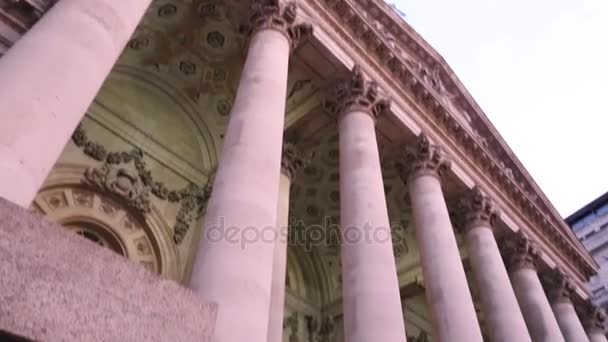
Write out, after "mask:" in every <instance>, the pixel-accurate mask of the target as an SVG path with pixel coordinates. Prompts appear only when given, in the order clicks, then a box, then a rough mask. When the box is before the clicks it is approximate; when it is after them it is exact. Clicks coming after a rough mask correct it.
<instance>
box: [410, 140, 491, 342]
mask: <svg viewBox="0 0 608 342" xmlns="http://www.w3.org/2000/svg"><path fill="white" fill-rule="evenodd" d="M448 167H449V162H448V161H446V159H445V158H444V156H443V153H442V152H441V151H440V149H439V147H437V146H435V145H432V144H431V143H430V141H429V139H428V138H427V137H426V135H424V134H423V135H421V136H420V139H419V142H418V145H417V147H416V149H414V150H412V151H409V152H408V154H407V158H406V160H405V163H404V164H402V165H401V166H400V168H401V169H402V173H403V175H402V176H403V178H404V180H405V182H406V184H407V186H408V188H409V194H410V199H411V203H412V214H413V217H414V224H415V226H416V241H417V243H418V248H419V250H420V261H421V263H422V275H423V277H424V284H425V286H426V291H425V293H426V297H427V303H428V304H429V309H430V313H431V320H432V322H431V323H432V325H433V334H432V335H433V340H434V341H440V342H449V341H467V342H480V341H483V338H482V335H481V330H480V328H479V323H478V322H477V314H476V313H475V308H474V306H473V299H472V297H471V292H470V290H469V285H468V283H467V278H466V276H465V273H464V267H463V265H462V261H461V258H460V252H459V250H458V246H457V244H456V236H455V235H454V231H453V229H452V224H451V222H450V217H449V214H448V209H447V206H446V203H445V199H444V197H443V191H442V189H441V182H440V180H439V177H440V174H441V173H442V171H443V170H445V169H446V168H448Z"/></svg>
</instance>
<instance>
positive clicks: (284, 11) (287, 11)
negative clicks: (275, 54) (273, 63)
mask: <svg viewBox="0 0 608 342" xmlns="http://www.w3.org/2000/svg"><path fill="white" fill-rule="evenodd" d="M297 11H298V6H297V5H296V2H295V1H289V2H286V3H283V1H280V0H254V1H253V2H252V4H251V9H250V13H251V14H250V17H249V24H250V28H249V35H250V36H252V35H253V34H254V33H256V32H258V31H262V30H275V31H278V32H281V33H282V34H284V35H285V37H287V39H288V40H289V43H290V45H291V48H292V50H293V49H294V48H295V47H296V46H297V45H298V44H299V43H300V41H301V40H302V39H303V38H305V37H307V36H310V35H312V26H311V25H310V24H296V17H297Z"/></svg>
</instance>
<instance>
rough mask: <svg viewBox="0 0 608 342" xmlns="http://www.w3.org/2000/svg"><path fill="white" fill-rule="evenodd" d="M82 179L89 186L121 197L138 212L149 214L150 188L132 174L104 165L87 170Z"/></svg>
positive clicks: (122, 169)
mask: <svg viewBox="0 0 608 342" xmlns="http://www.w3.org/2000/svg"><path fill="white" fill-rule="evenodd" d="M84 177H85V180H86V182H87V183H88V184H89V185H92V186H94V187H97V188H99V189H101V190H103V191H105V192H108V193H111V194H113V195H116V196H119V197H122V198H123V199H124V200H125V201H126V202H127V204H128V205H130V206H131V207H133V208H135V209H137V210H138V211H139V212H141V213H148V212H150V187H149V186H146V185H144V184H143V182H142V181H141V179H140V178H139V177H138V176H137V175H135V174H133V172H130V171H129V170H127V169H124V168H116V167H114V166H112V165H110V164H106V163H104V164H103V165H101V166H100V167H90V168H88V169H87V170H86V172H85V174H84Z"/></svg>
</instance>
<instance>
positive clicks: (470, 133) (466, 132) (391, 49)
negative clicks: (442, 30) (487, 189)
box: [310, 0, 596, 278]
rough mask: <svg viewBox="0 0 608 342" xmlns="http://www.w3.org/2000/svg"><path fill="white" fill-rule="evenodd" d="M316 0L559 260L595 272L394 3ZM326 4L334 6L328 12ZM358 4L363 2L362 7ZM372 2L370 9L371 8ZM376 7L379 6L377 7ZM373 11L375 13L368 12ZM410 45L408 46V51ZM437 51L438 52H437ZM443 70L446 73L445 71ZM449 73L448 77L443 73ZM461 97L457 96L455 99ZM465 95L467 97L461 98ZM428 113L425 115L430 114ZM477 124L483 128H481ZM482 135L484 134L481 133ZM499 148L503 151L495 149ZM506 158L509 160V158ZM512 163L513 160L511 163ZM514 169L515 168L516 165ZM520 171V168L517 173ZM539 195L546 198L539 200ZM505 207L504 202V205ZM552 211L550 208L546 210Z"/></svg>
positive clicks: (578, 270)
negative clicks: (471, 116) (471, 118)
mask: <svg viewBox="0 0 608 342" xmlns="http://www.w3.org/2000/svg"><path fill="white" fill-rule="evenodd" d="M310 3H314V4H316V5H317V8H315V11H317V12H318V13H319V15H320V16H322V17H325V18H324V19H326V20H327V23H329V24H330V25H331V24H332V23H336V21H340V22H339V23H340V24H341V25H340V27H335V26H332V28H333V29H334V30H335V31H336V33H338V34H341V33H343V32H344V30H346V29H347V30H348V34H347V35H345V34H341V37H340V38H342V39H344V40H345V41H352V40H353V37H354V39H356V40H358V41H359V42H360V43H362V45H360V46H358V47H356V46H353V47H354V48H356V49H357V50H358V52H360V55H361V56H362V57H363V58H365V57H366V56H367V58H368V60H367V61H368V62H369V63H370V64H371V65H373V66H375V67H377V69H378V70H381V71H380V72H381V73H382V75H381V77H382V76H383V77H382V81H383V82H382V83H383V84H394V83H395V81H398V83H399V86H398V87H391V88H394V90H395V91H399V90H405V92H404V93H405V95H406V97H411V98H413V99H415V101H416V102H417V105H418V106H421V107H420V109H421V110H422V111H424V113H425V114H427V113H428V114H430V115H432V116H431V117H429V116H426V115H423V116H422V119H423V120H425V121H427V123H428V124H429V125H436V124H437V123H439V124H440V125H441V129H442V131H443V133H444V134H446V138H447V140H451V141H455V142H457V143H458V148H459V149H460V150H461V151H463V152H464V153H465V154H466V156H467V157H469V158H471V157H472V158H473V159H474V161H476V163H475V166H477V167H479V166H481V167H482V170H483V173H482V175H486V177H485V178H486V180H487V182H488V183H489V184H493V185H494V187H495V191H496V192H497V193H502V195H503V196H504V198H505V199H506V200H507V201H508V203H509V205H510V206H511V207H510V208H509V209H512V210H513V212H514V213H517V214H519V215H521V217H522V218H523V219H524V222H526V225H527V226H528V227H531V229H533V230H534V231H535V235H536V234H538V235H539V236H543V237H546V238H548V239H550V241H551V244H549V245H550V246H555V247H556V248H557V250H559V255H560V257H561V261H562V262H563V263H565V264H569V265H570V267H569V268H568V269H570V270H571V271H572V272H576V273H578V275H579V276H580V278H588V277H589V276H591V275H593V274H595V273H596V266H595V264H594V262H593V261H592V260H591V259H590V258H589V257H588V256H586V255H585V253H584V252H582V251H583V248H582V246H581V245H580V244H579V243H578V241H577V240H576V239H575V238H574V236H572V234H571V233H569V229H568V228H567V226H566V225H565V223H564V222H563V221H562V219H561V217H560V216H559V214H558V213H557V212H556V210H555V209H554V208H553V207H552V206H551V205H550V204H548V203H547V202H548V200H546V198H545V197H544V195H542V193H541V192H540V190H538V188H537V187H536V186H535V185H534V183H533V181H532V180H531V177H530V176H529V175H528V174H527V173H526V172H525V171H523V168H522V167H521V165H520V164H519V163H518V162H517V161H516V160H515V159H513V157H512V155H513V154H512V153H511V152H510V151H509V150H508V148H507V147H506V145H505V144H504V143H502V142H501V141H499V140H498V138H496V136H497V132H496V131H495V130H494V129H492V128H491V126H490V124H489V122H488V121H487V119H486V118H485V115H483V113H482V112H481V110H480V109H478V107H477V106H476V105H474V102H473V100H472V98H471V97H470V96H469V95H468V94H466V92H465V91H464V90H463V89H464V88H463V87H461V86H459V87H458V89H456V90H454V91H448V89H450V90H451V88H452V87H449V86H448V87H446V85H445V83H444V82H445V80H446V79H450V80H452V82H454V84H457V82H456V81H455V76H454V75H453V73H451V72H447V71H445V70H449V68H448V67H447V65H446V64H445V62H443V61H442V60H441V59H440V57H439V56H436V57H435V56H434V55H435V54H431V53H430V52H428V50H429V49H430V47H428V44H426V43H423V41H422V38H420V37H419V36H418V35H417V34H413V33H412V32H413V30H412V29H411V28H409V27H408V26H407V24H406V23H405V22H403V20H401V19H400V18H399V21H400V22H397V21H396V20H397V18H391V17H390V15H388V14H387V13H386V11H391V12H390V13H391V14H392V15H394V16H396V14H394V13H393V12H392V11H393V10H392V9H390V7H388V5H386V4H384V3H382V4H381V5H380V3H381V1H375V0H374V1H369V0H357V1H356V2H352V1H347V0H323V1H316V2H315V1H311V2H310ZM328 8H329V9H330V10H331V11H332V12H329V13H328ZM359 8H365V9H366V11H365V12H363V11H362V10H360V9H359ZM370 8H371V9H370ZM373 8H375V10H374V9H373ZM369 14H371V15H372V16H373V17H371V18H370V15H369ZM389 20H390V21H393V25H392V26H391V30H393V32H392V34H393V37H392V38H391V37H388V36H387V35H386V32H385V31H382V30H383V27H386V26H387V24H385V25H384V26H382V24H380V25H378V24H379V23H380V22H386V21H389ZM404 30H405V32H406V33H408V34H409V35H413V36H414V37H415V39H412V38H411V37H408V35H404V34H403V31H404ZM394 37H398V38H399V39H401V41H400V43H402V44H403V46H406V47H409V49H410V50H412V51H414V52H416V53H421V54H422V55H416V56H415V58H414V57H412V56H410V55H409V54H407V53H404V52H403V51H398V50H397V49H396V44H395V41H394V40H395V39H396V38H394ZM410 52H411V51H408V53H410ZM434 57H435V58H434ZM441 71H443V73H442V72H441ZM445 75H448V76H449V77H447V76H445ZM455 99H458V100H455ZM462 99H465V100H466V101H464V100H462ZM463 103H466V104H467V105H468V106H469V107H470V108H469V107H466V108H465V109H471V108H473V109H475V110H474V111H469V110H464V112H465V113H467V114H468V113H470V112H474V113H476V114H477V117H478V121H479V123H478V124H477V125H475V124H474V125H472V126H471V125H468V124H467V122H466V120H464V121H463V120H462V119H459V116H460V117H462V113H461V112H459V108H458V106H461V107H460V108H462V106H463V105H462V104H463ZM428 114H427V115H428ZM479 127H481V128H482V130H480V129H478V128H479ZM482 135H483V136H482ZM488 138H494V139H495V143H494V144H493V145H495V146H490V145H489V143H488V140H487V139H488ZM497 152H500V154H499V153H497ZM505 161H507V163H508V164H505ZM508 166H511V168H509V167H508ZM514 170H515V171H514ZM514 172H518V174H514ZM538 198H542V199H543V200H542V201H540V200H538ZM505 209H506V208H505ZM547 213H548V214H547Z"/></svg>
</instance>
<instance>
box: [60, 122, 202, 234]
mask: <svg viewBox="0 0 608 342" xmlns="http://www.w3.org/2000/svg"><path fill="white" fill-rule="evenodd" d="M72 141H73V142H74V144H75V145H76V146H77V147H79V148H81V149H82V150H83V152H84V153H85V154H86V155H88V156H89V157H91V158H93V159H95V160H97V161H100V162H103V164H101V165H100V166H96V167H91V168H89V169H88V170H87V171H86V172H85V174H84V180H85V182H86V183H87V184H89V185H91V186H94V187H96V188H97V189H99V190H101V191H104V192H106V193H109V194H112V195H115V196H117V197H119V198H121V199H123V200H124V201H126V203H127V204H128V205H129V206H131V207H133V208H134V209H136V210H137V211H138V212H140V213H141V214H146V213H148V212H149V211H150V195H154V196H155V197H156V198H158V199H160V200H166V201H169V202H170V203H177V204H180V205H181V207H180V209H179V212H178V215H177V218H176V224H175V227H174V231H173V240H174V241H175V243H176V244H179V243H181V242H182V241H183V239H184V236H185V235H186V233H187V232H188V230H189V229H190V227H191V226H192V225H193V224H194V222H195V221H196V219H197V218H199V217H200V216H201V215H202V214H203V212H204V210H205V207H206V204H207V200H208V199H209V196H210V194H211V187H210V185H211V183H210V182H209V183H208V185H205V186H203V187H199V186H197V185H195V184H189V185H188V186H187V187H185V188H183V189H180V190H169V189H168V188H167V186H166V185H165V184H163V183H162V182H159V181H155V180H154V176H153V175H152V172H151V171H150V170H149V169H148V167H147V165H146V162H145V160H144V154H143V152H142V151H141V150H139V149H133V150H131V151H128V152H126V151H125V152H108V151H107V149H106V148H105V147H104V146H103V145H101V144H99V143H96V142H94V141H91V140H89V138H88V135H87V133H86V131H85V130H84V128H83V127H82V125H79V126H78V127H77V129H76V131H75V132H74V134H73V135H72ZM131 163H132V164H133V165H134V168H132V169H128V168H127V167H126V166H127V165H128V164H131Z"/></svg>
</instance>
